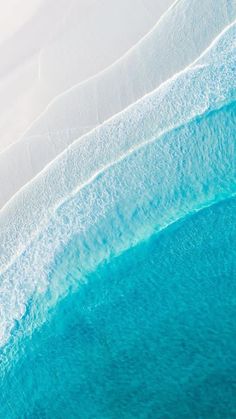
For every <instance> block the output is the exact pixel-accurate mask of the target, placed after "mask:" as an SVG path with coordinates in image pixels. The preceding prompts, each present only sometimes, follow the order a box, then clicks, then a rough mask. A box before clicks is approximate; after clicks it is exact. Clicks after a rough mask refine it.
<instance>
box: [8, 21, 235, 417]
mask: <svg viewBox="0 0 236 419" xmlns="http://www.w3.org/2000/svg"><path fill="white" fill-rule="evenodd" d="M203 64H204V62H203ZM235 72H236V62H235V28H234V29H233V30H231V31H230V32H229V33H227V32H226V34H225V35H224V37H223V40H221V44H220V46H219V45H217V46H216V48H215V49H214V53H212V57H211V58H210V59H209V62H207V63H205V64H204V65H203V67H200V68H198V69H197V71H196V72H193V71H190V72H189V73H186V74H184V75H183V78H182V79H181V78H180V79H178V80H177V82H176V84H177V87H175V86H176V85H175V84H174V87H171V88H170V90H169V93H168V94H169V96H168V100H167V101H166V102H165V106H166V109H167V111H168V107H169V100H171V93H173V91H174V88H175V89H176V90H178V91H179V96H178V97H177V98H176V96H175V97H174V100H175V106H176V109H178V107H179V108H180V109H181V100H183V96H182V95H181V93H182V90H181V86H183V80H185V81H186V80H187V86H190V87H191V91H190V90H189V94H191V95H193V115H192V114H190V116H191V115H192V116H191V117H189V118H187V117H186V118H187V120H186V118H185V117H183V119H181V120H180V121H177V123H176V127H173V128H171V129H169V130H167V132H165V133H163V135H159V136H154V137H153V138H152V133H153V132H155V129H154V128H155V127H154V125H155V123H156V124H157V125H158V121H156V122H155V118H153V121H152V124H151V123H150V126H149V125H148V123H147V121H146V119H145V118H144V120H143V121H142V115H143V109H142V106H143V102H141V105H140V108H138V110H139V111H140V115H141V117H140V131H139V133H137V137H138V135H139V136H140V137H141V136H143V137H145V136H146V137H147V138H149V140H150V141H149V142H147V143H145V144H143V145H142V146H140V147H136V148H135V149H134V150H133V151H132V152H131V153H127V154H125V155H124V156H123V157H122V158H119V159H117V160H115V161H114V164H110V165H109V166H107V167H106V169H104V170H103V171H101V172H100V173H99V174H98V175H97V176H96V177H95V178H94V179H93V180H92V181H91V182H88V183H87V184H86V185H84V187H83V188H81V189H80V190H78V192H77V193H75V194H74V195H73V196H71V197H70V198H68V199H66V200H65V201H64V202H63V203H62V204H61V205H60V206H59V207H58V208H57V209H56V210H55V212H54V213H53V214H52V217H51V219H50V220H49V222H48V224H47V225H46V227H45V228H44V229H43V231H41V232H40V234H39V235H38V236H37V237H35V238H34V240H32V242H31V243H30V245H29V246H28V247H27V248H26V250H25V251H24V252H23V253H22V254H21V255H19V257H18V258H17V260H16V262H14V263H13V264H12V266H10V268H9V269H8V270H7V271H6V272H4V273H3V275H2V276H0V280H1V284H2V283H3V284H5V285H6V288H5V290H6V291H5V292H6V294H5V295H3V296H0V297H1V299H0V301H1V303H2V304H4V310H3V311H2V312H3V313H4V315H5V317H4V321H5V323H4V325H6V326H5V329H4V331H5V335H6V336H7V339H6V341H4V344H3V345H2V346H1V349H0V386H1V391H0V418H3V419H5V418H6V419H8V418H9V419H14V418H30V419H31V418H32V419H33V418H62V419H64V418H81V419H90V418H91V419H92V418H98V419H110V418H112V419H113V418H115V419H116V418H124V419H126V418H127V419H129V418H154V419H155V418H157V419H158V418H166V419H167V418H173V419H175V418H176V419H177V418H199V419H200V418H204V419H205V418H206V419H208V418H222V419H223V418H235V417H236V374H235V371H236V320H235V319H236V234H235V233H236V198H235V192H236V182H235V180H236V179H235V174H236V173H235V172H236V171H235V168H236V161H235V139H236V102H235V93H236V90H235V81H234V80H235ZM214 80H217V82H215V84H214ZM210 82H211V83H212V84H210ZM178 86H179V87H178ZM209 86H211V87H209ZM199 87H202V92H201V90H199ZM208 90H209V91H208ZM196 94H198V95H199V96H195V95H196ZM185 95H186V92H185ZM157 96H158V94H157ZM206 98H208V100H207V101H206V103H205V99H206ZM154 99H155V100H157V99H156V98H155V97H154ZM198 99H199V108H198ZM203 99H204V100H203ZM157 102H158V101H157ZM157 102H156V103H157ZM163 102H164V99H163ZM200 103H201V106H200ZM145 104H146V108H147V109H146V110H145V112H146V114H145V115H147V114H148V106H150V108H151V100H150V102H148V101H147V102H145ZM203 104H205V105H204V106H203ZM155 106H157V105H155V101H154V103H152V107H153V108H152V109H154V110H155ZM158 106H160V104H159V105H158ZM163 106H164V104H163ZM158 109H160V110H161V108H158ZM135 112H137V109H136V111H135ZM135 112H134V114H135ZM131 114H132V113H131ZM157 114H158V112H157ZM176 115H178V111H176ZM186 115H187V109H186ZM126 117H127V115H126ZM127 118H130V116H129V115H128V117H127ZM147 118H148V116H147ZM166 118H170V121H171V117H170V116H169V113H168V112H167V113H166ZM122 122H123V121H122V120H121V121H120V124H121V125H122ZM131 122H132V119H131V120H130V123H131ZM178 122H179V123H178ZM148 129H149V131H148ZM150 137H151V138H150ZM52 249H53V250H54V252H52ZM47 254H50V255H51V254H52V255H53V257H52V258H51V259H50V263H48V259H47ZM44 260H45V262H44ZM31 275H32V279H33V278H34V279H35V277H37V276H38V278H37V279H38V284H39V286H38V288H35V287H34V286H33V285H32V289H31V288H30V284H31V282H30V280H31ZM19 278H20V279H19ZM32 283H33V281H32ZM19 285H20V286H19ZM9 290H10V291H9ZM6 296H8V297H6ZM22 306H23V307H24V310H22ZM20 310H22V313H23V314H22V316H21V317H20V316H19V314H18V313H19V312H20ZM12 319H13V320H14V325H13V326H12V324H11V322H12ZM1 321H2V319H1ZM8 321H9V324H8ZM0 336H1V335H0Z"/></svg>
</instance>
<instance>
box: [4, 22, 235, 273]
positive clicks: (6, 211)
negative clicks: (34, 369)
mask: <svg viewBox="0 0 236 419" xmlns="http://www.w3.org/2000/svg"><path fill="white" fill-rule="evenodd" d="M232 26H233V25H232V24H231V25H229V28H231V27H232ZM229 28H226V29H225V30H224V31H223V34H224V33H225V32H226V31H227V30H228V29H229ZM221 36H222V35H221ZM217 38H218V39H220V37H217ZM216 41H217V40H215V41H214V43H213V45H215V43H216ZM207 52H209V48H208V49H207ZM202 57H203V54H201V57H200V58H202ZM204 65H205V64H203V63H202V64H201V65H200V66H195V67H194V68H192V66H190V68H189V70H191V71H193V72H194V71H196V70H197V69H198V70H202V69H204ZM187 71H188V70H187V69H185V70H184V71H183V72H181V74H186V73H187ZM173 80H174V81H175V80H177V78H176V76H175V77H174V78H172V81H173ZM169 84H170V81H168V82H167V83H165V85H164V86H165V87H166V86H168V85H169ZM165 90H166V89H164V92H165ZM157 92H158V93H159V94H160V93H161V92H160V88H159V89H157ZM164 92H162V93H163V94H164ZM167 93H168V92H167ZM149 97H150V94H149V95H148V98H149ZM138 103H139V104H140V103H142V101H140V100H139V101H138ZM149 106H150V103H149ZM131 109H133V108H132V107H131ZM134 109H137V108H134ZM122 115H123V113H122ZM124 115H126V117H127V116H128V113H127V111H126V112H125V113H124ZM192 116H196V113H195V114H193V115H192ZM190 117H191V115H190ZM188 118H189V117H188ZM114 119H115V120H117V119H118V118H117V117H115V118H112V121H114ZM187 121H188V119H186V120H185V121H183V123H184V122H187ZM118 122H119V121H118ZM106 126H107V124H104V127H106ZM108 129H109V126H108ZM169 129H173V125H170V126H169ZM100 131H101V129H97V130H95V131H94V134H96V135H101V133H100ZM167 131H168V129H167ZM163 132H165V131H160V132H159V135H161V134H163ZM155 137H156V138H157V137H158V135H155ZM88 138H91V134H89V135H88V134H87V135H86V136H85V137H84V138H83V141H84V143H87V141H88ZM149 139H150V137H149V138H148V140H149ZM138 140H139V141H141V140H140V138H139V139H138ZM81 141H82V140H81V139H80V140H79V142H78V144H80V143H81ZM76 145H77V144H74V145H73V147H72V146H70V147H69V148H68V149H67V150H66V151H65V152H63V153H62V155H61V156H60V160H59V163H60V161H62V160H63V157H65V158H66V157H67V155H68V153H69V151H73V149H74V148H75V146H76ZM132 147H133V146H132ZM129 148H130V147H129ZM56 161H57V162H58V159H56ZM53 167H54V162H51V163H50V164H49V165H48V166H47V168H45V169H44V171H43V172H41V173H40V174H39V175H38V176H37V179H38V180H39V179H40V178H42V177H43V178H45V176H44V174H45V173H47V172H48V170H49V169H51V170H53ZM63 170H64V169H63ZM50 176H53V177H52V178H53V179H54V175H52V173H50ZM45 179H46V178H45ZM31 185H35V179H34V181H33V182H30V183H29V184H28V185H27V187H24V188H22V190H24V192H27V191H26V190H27V189H29V190H30V186H31ZM33 189H34V187H33ZM73 190H74V188H72V192H73ZM18 194H19V196H21V194H20V193H19V192H18ZM18 194H17V196H18ZM43 194H45V190H44V191H43ZM68 196H69V190H68V193H67V194H66V195H64V196H63V197H62V198H61V199H59V200H57V199H55V200H54V205H53V206H51V208H50V205H49V206H48V209H47V211H48V216H50V214H52V213H53V211H55V209H56V208H57V207H58V205H61V203H62V202H64V201H65V200H66V199H67V197H68ZM15 198H16V197H15ZM22 198H23V196H22ZM23 199H25V198H23ZM16 201H17V200H16V199H12V200H11V201H10V203H8V204H7V205H6V206H5V207H4V209H2V210H1V218H2V223H3V228H2V234H3V236H2V237H4V235H5V233H6V231H7V230H6V229H8V228H9V227H10V224H9V225H8V227H7V224H6V223H5V221H6V220H5V221H4V218H5V217H4V216H6V217H7V218H8V215H7V213H8V212H9V211H10V213H11V214H15V215H14V216H18V214H19V208H20V207H19V206H18V203H19V201H18V203H17V204H16ZM13 202H14V203H15V205H16V207H17V208H16V207H15V210H14V205H12V204H13ZM37 203H38V200H37ZM36 208H37V207H36ZM36 208H35V210H36ZM42 209H43V211H44V212H45V210H46V208H42ZM12 210H13V213H12ZM14 211H16V213H15V212H14ZM31 211H34V210H33V207H32V209H31ZM37 211H38V208H37ZM17 213H18V214H17ZM22 215H23V214H22ZM41 216H42V214H41ZM10 217H11V216H10ZM44 221H45V220H44ZM31 222H32V221H31ZM43 224H44V223H43ZM29 225H30V224H29ZM33 225H34V222H33ZM33 225H32V224H31V228H33V230H34V228H35V226H34V227H33ZM37 225H39V224H38V222H37ZM22 227H23V228H24V224H23V225H22V226H21V227H20V228H22ZM10 228H11V227H10ZM41 228H42V225H40V226H39V230H40V229H41ZM33 230H32V231H31V237H32V232H33ZM39 230H37V228H36V229H35V234H36V231H37V234H38V231H39ZM18 234H20V235H21V237H20V239H21V240H22V244H21V245H20V249H19V247H18V251H17V250H16V249H15V251H14V252H13V254H14V257H13V259H12V258H11V257H9V259H8V263H7V266H9V265H10V264H11V263H12V260H15V258H16V257H18V256H19V254H20V253H21V252H22V251H23V250H24V248H25V247H27V243H26V242H25V241H24V237H23V236H22V232H21V233H18ZM12 237H14V234H13V235H12ZM17 241H18V240H17ZM3 242H4V240H3ZM27 242H28V240H27ZM23 243H24V244H23ZM12 245H13V243H12ZM14 246H15V245H14ZM22 246H23V247H22ZM3 258H4V252H3ZM4 259H5V258H4ZM4 259H3V260H4ZM5 263H6V259H5V262H3V268H2V270H5V269H4V266H5V267H6V265H5Z"/></svg>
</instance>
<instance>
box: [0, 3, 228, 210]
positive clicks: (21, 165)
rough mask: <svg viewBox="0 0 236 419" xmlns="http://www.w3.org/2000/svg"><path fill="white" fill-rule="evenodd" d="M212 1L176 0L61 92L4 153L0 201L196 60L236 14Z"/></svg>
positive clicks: (0, 162) (0, 158) (0, 167)
mask: <svg viewBox="0 0 236 419" xmlns="http://www.w3.org/2000/svg"><path fill="white" fill-rule="evenodd" d="M212 1H213V0H206V1H205V2H204V4H203V5H202V7H201V8H199V3H198V1H196V0H193V1H192V2H191V7H190V6H189V2H188V1H186V0H181V1H179V2H177V4H176V5H174V6H173V7H170V8H169V9H168V11H167V12H166V13H165V14H164V15H163V17H162V18H161V19H160V21H159V22H158V23H157V24H156V26H155V27H154V28H153V29H152V30H151V32H150V33H149V34H148V35H146V36H144V37H143V38H142V39H141V40H140V41H139V42H138V43H137V44H136V45H135V46H134V47H133V48H132V49H130V50H129V51H128V52H127V53H126V54H125V55H124V56H123V57H121V58H120V59H119V60H117V61H116V62H115V63H113V64H112V65H111V66H109V67H107V68H106V69H105V70H104V71H102V72H100V73H99V74H97V75H95V76H94V77H92V78H90V79H88V80H85V81H84V82H81V83H78V84H76V85H73V86H72V87H70V88H69V89H67V90H66V91H64V92H63V93H61V94H59V95H58V96H56V97H55V98H54V100H53V101H52V102H51V104H50V105H49V106H48V107H46V109H45V110H44V111H43V112H42V113H41V115H39V116H38V118H36V120H35V122H34V123H33V124H32V125H31V127H30V128H29V129H28V130H27V131H26V132H25V134H24V135H22V136H21V137H20V138H19V139H18V140H17V142H16V143H15V144H14V145H12V146H11V147H8V149H7V150H6V151H5V152H4V151H3V152H2V153H0V184H2V185H3V187H2V188H1V192H0V205H1V206H3V205H4V204H5V203H6V202H7V201H8V200H9V199H10V198H11V197H12V196H13V195H14V194H15V193H16V192H17V191H18V190H19V189H20V188H22V187H23V185H24V184H26V183H27V182H29V181H30V180H31V179H32V178H33V177H34V176H36V175H37V174H38V173H39V172H40V171H41V170H42V169H43V168H44V167H45V166H46V165H47V164H48V163H49V162H50V161H51V160H53V159H55V157H56V156H57V155H58V154H59V153H60V152H62V151H63V150H64V149H65V148H66V147H67V146H68V145H69V144H71V142H73V141H74V140H75V139H77V138H79V137H80V136H81V135H83V134H84V133H86V132H89V131H90V130H91V129H93V128H95V127H96V126H97V125H100V124H101V123H103V122H104V121H106V120H107V119H108V118H110V117H112V115H115V114H117V113H118V112H120V111H122V109H124V108H126V107H127V106H129V105H130V104H131V103H133V102H135V101H136V100H137V99H139V98H141V97H142V96H143V95H145V94H146V93H148V92H150V91H152V90H154V89H155V88H157V87H158V86H159V85H160V84H161V83H162V82H163V81H165V80H166V79H168V78H169V77H171V76H173V74H175V73H176V72H178V71H180V70H181V69H183V68H184V67H185V66H186V65H188V64H189V63H191V62H192V61H193V60H194V59H195V58H196V57H197V56H198V55H199V54H200V53H201V52H202V51H203V50H204V49H205V48H206V47H207V45H208V44H209V43H210V42H211V40H212V39H214V38H215V36H217V34H218V33H219V31H220V30H222V28H223V27H224V26H225V25H227V24H228V23H230V22H231V21H232V19H233V18H234V14H233V13H232V14H231V15H230V14H229V13H228V10H227V8H225V7H224V5H225V0H219V1H218V2H217V3H216V4H215V7H214V8H212V4H213V3H212ZM150 4H151V2H150V0H149V4H148V6H149V7H150ZM160 4H161V3H160ZM166 5H167V3H166ZM160 11H162V9H160ZM184 13H188V20H183V15H184ZM195 21H197V22H199V23H198V25H195ZM206 21H207V22H208V31H207V32H206V31H205V22H206ZM194 25H195V26H194ZM193 27H195V30H194V31H193V29H192V28H193ZM184 39H188V43H186V42H184ZM45 85H47V83H45ZM64 86H65V84H64ZM54 87H55V86H54ZM58 88H59V86H58ZM6 179H9V180H10V181H8V182H6V181H5V180H6Z"/></svg>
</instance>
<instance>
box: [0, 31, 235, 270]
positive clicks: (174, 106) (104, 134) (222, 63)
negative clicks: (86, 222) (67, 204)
mask: <svg viewBox="0 0 236 419" xmlns="http://www.w3.org/2000/svg"><path fill="white" fill-rule="evenodd" d="M234 39H235V24H232V25H231V26H230V27H229V28H227V29H226V30H225V31H224V32H223V33H222V34H221V36H219V38H218V39H217V40H216V41H215V42H214V44H213V45H212V46H211V48H210V49H208V50H207V52H206V54H205V55H203V56H202V57H201V59H200V61H199V63H198V61H197V62H196V63H195V64H194V66H191V67H190V68H189V69H187V70H185V71H183V72H182V73H180V74H179V75H178V76H176V77H174V78H173V79H172V80H170V81H168V82H166V83H165V84H163V85H162V86H161V87H160V88H158V89H157V90H156V91H154V92H153V93H152V94H150V95H147V96H146V97H145V98H144V99H142V100H140V101H138V102H137V103H136V104H135V105H133V106H131V107H130V108H128V109H127V110H126V111H124V112H122V113H121V114H119V115H118V116H117V117H114V118H113V119H111V120H110V121H109V122H108V123H106V124H104V125H102V126H101V127H99V128H98V129H96V130H94V131H93V132H92V133H91V134H88V135H86V136H84V137H83V138H82V139H79V140H78V141H77V142H74V143H73V145H71V146H70V147H68V149H67V150H66V151H65V152H64V153H62V154H61V155H60V156H59V158H57V159H56V160H55V161H53V162H52V163H50V165H48V166H47V167H46V168H45V170H44V171H42V172H41V173H40V174H39V175H38V176H37V177H36V178H35V179H34V181H33V182H30V183H29V184H28V185H26V187H24V188H23V189H22V190H21V191H20V192H19V193H18V194H17V195H15V197H14V199H12V200H11V201H10V202H9V203H8V205H6V206H5V207H4V208H3V209H2V210H1V218H0V225H1V254H0V260H1V271H3V270H4V269H6V267H7V266H9V265H10V264H11V263H12V260H13V259H14V258H15V257H16V256H17V255H18V254H20V253H21V252H22V251H23V249H24V248H25V247H26V245H27V243H29V241H30V240H31V237H33V235H34V234H37V233H38V231H40V229H41V228H42V226H43V225H45V224H46V222H47V220H48V218H49V217H50V216H51V215H52V214H53V212H54V210H55V209H56V208H57V207H58V206H59V205H60V204H61V203H62V202H64V201H65V200H66V199H67V198H68V197H69V196H71V195H73V191H75V192H76V191H77V190H78V189H79V188H80V187H81V186H82V185H83V184H84V183H86V182H87V181H89V179H90V178H91V177H92V176H93V175H94V173H99V172H100V170H103V168H104V167H106V166H107V165H110V164H113V163H114V162H115V161H116V160H117V159H118V160H119V159H120V158H123V157H125V155H126V153H128V154H129V153H130V152H132V151H133V149H134V148H135V147H136V146H139V145H142V144H145V143H148V142H150V141H153V140H155V139H157V138H159V137H161V136H162V135H163V134H164V133H165V132H168V131H171V130H173V129H174V128H177V127H178V126H180V125H181V124H185V123H187V122H188V121H190V120H191V119H192V118H195V117H196V116H198V115H201V114H204V113H205V112H209V111H210V110H211V109H214V108H217V107H219V106H222V103H224V102H227V101H229V102H230V101H231V100H232V99H233V96H234V91H235V77H234V65H235V56H234V53H235V43H234ZM222 51H223V52H222ZM199 64H200V65H199ZM91 150H93V153H91ZM39 197H40V199H39ZM14 219H17V225H16V223H14V222H13V220H14Z"/></svg>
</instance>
